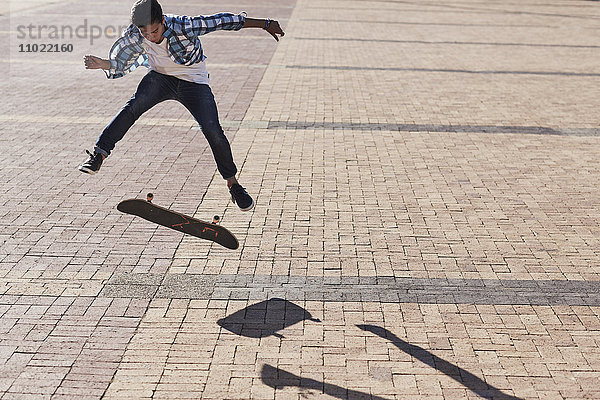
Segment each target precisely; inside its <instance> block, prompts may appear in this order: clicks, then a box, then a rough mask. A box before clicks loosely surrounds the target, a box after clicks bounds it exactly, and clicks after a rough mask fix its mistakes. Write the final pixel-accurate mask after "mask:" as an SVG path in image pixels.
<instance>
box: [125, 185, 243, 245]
mask: <svg viewBox="0 0 600 400" xmlns="http://www.w3.org/2000/svg"><path fill="white" fill-rule="evenodd" d="M152 198H153V196H152V194H148V200H142V199H129V200H123V201H122V202H120V203H119V205H118V206H117V210H119V211H121V212H124V213H127V214H131V215H135V216H138V217H141V218H143V219H145V220H147V221H150V222H154V223H155V224H159V225H162V226H165V227H167V228H171V229H174V230H176V231H179V232H183V233H186V234H188V235H192V236H196V237H199V238H201V239H206V240H210V241H213V242H215V243H218V244H220V245H221V246H224V247H227V248H228V249H232V250H235V249H237V248H238V247H239V243H238V240H237V239H236V237H235V236H234V235H233V234H232V233H231V232H230V231H228V230H227V229H225V228H224V227H222V226H220V225H217V222H218V221H219V217H218V216H215V218H214V219H213V222H212V223H210V222H206V221H201V220H199V219H196V218H193V217H190V216H188V215H185V214H181V213H178V212H176V211H173V210H169V209H168V208H164V207H161V206H157V205H156V204H153V203H152V202H151V200H152Z"/></svg>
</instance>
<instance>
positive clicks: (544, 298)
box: [100, 274, 600, 306]
mask: <svg viewBox="0 0 600 400" xmlns="http://www.w3.org/2000/svg"><path fill="white" fill-rule="evenodd" d="M163 278H164V279H163ZM100 296H101V297H118V298H145V299H150V298H179V299H202V300H208V299H210V300H266V299H269V298H273V297H279V298H283V299H285V300H289V301H342V302H381V303H420V304H423V303H425V304H481V305H484V304H495V305H535V306H543V305H549V306H555V305H565V306H600V282H588V281H561V280H541V281H538V280H536V281H534V280H494V279H439V278H437V279H423V278H398V277H393V276H389V277H381V276H380V277H317V276H284V275H198V274H168V275H166V276H165V275H162V274H115V275H113V277H112V278H111V279H110V280H109V281H108V283H107V284H106V285H105V286H104V289H103V290H102V292H101V293H100Z"/></svg>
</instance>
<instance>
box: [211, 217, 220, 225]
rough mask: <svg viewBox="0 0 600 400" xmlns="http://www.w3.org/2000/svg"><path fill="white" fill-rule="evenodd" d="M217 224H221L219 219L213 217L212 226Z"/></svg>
mask: <svg viewBox="0 0 600 400" xmlns="http://www.w3.org/2000/svg"><path fill="white" fill-rule="evenodd" d="M219 222H221V217H219V216H218V215H215V216H214V217H213V220H212V223H213V225H216V224H218V223H219Z"/></svg>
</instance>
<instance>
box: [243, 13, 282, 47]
mask: <svg viewBox="0 0 600 400" xmlns="http://www.w3.org/2000/svg"><path fill="white" fill-rule="evenodd" d="M243 27H244V28H262V29H264V30H265V31H267V32H269V33H270V34H271V36H273V38H275V40H277V41H279V36H284V35H285V32H284V31H283V30H282V29H281V27H280V26H279V21H276V20H274V19H256V18H248V17H246V21H245V22H244V26H243ZM277 35H279V36H277Z"/></svg>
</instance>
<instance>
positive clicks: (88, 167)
mask: <svg viewBox="0 0 600 400" xmlns="http://www.w3.org/2000/svg"><path fill="white" fill-rule="evenodd" d="M85 152H86V153H88V155H89V156H90V157H89V158H88V159H87V161H86V162H84V163H83V164H81V165H80V166H79V170H80V171H81V172H85V173H86V174H91V175H94V174H95V173H97V172H98V170H100V166H101V165H102V160H104V159H103V158H102V154H100V153H94V154H92V153H90V152H89V151H87V150H86V151H85Z"/></svg>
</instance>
